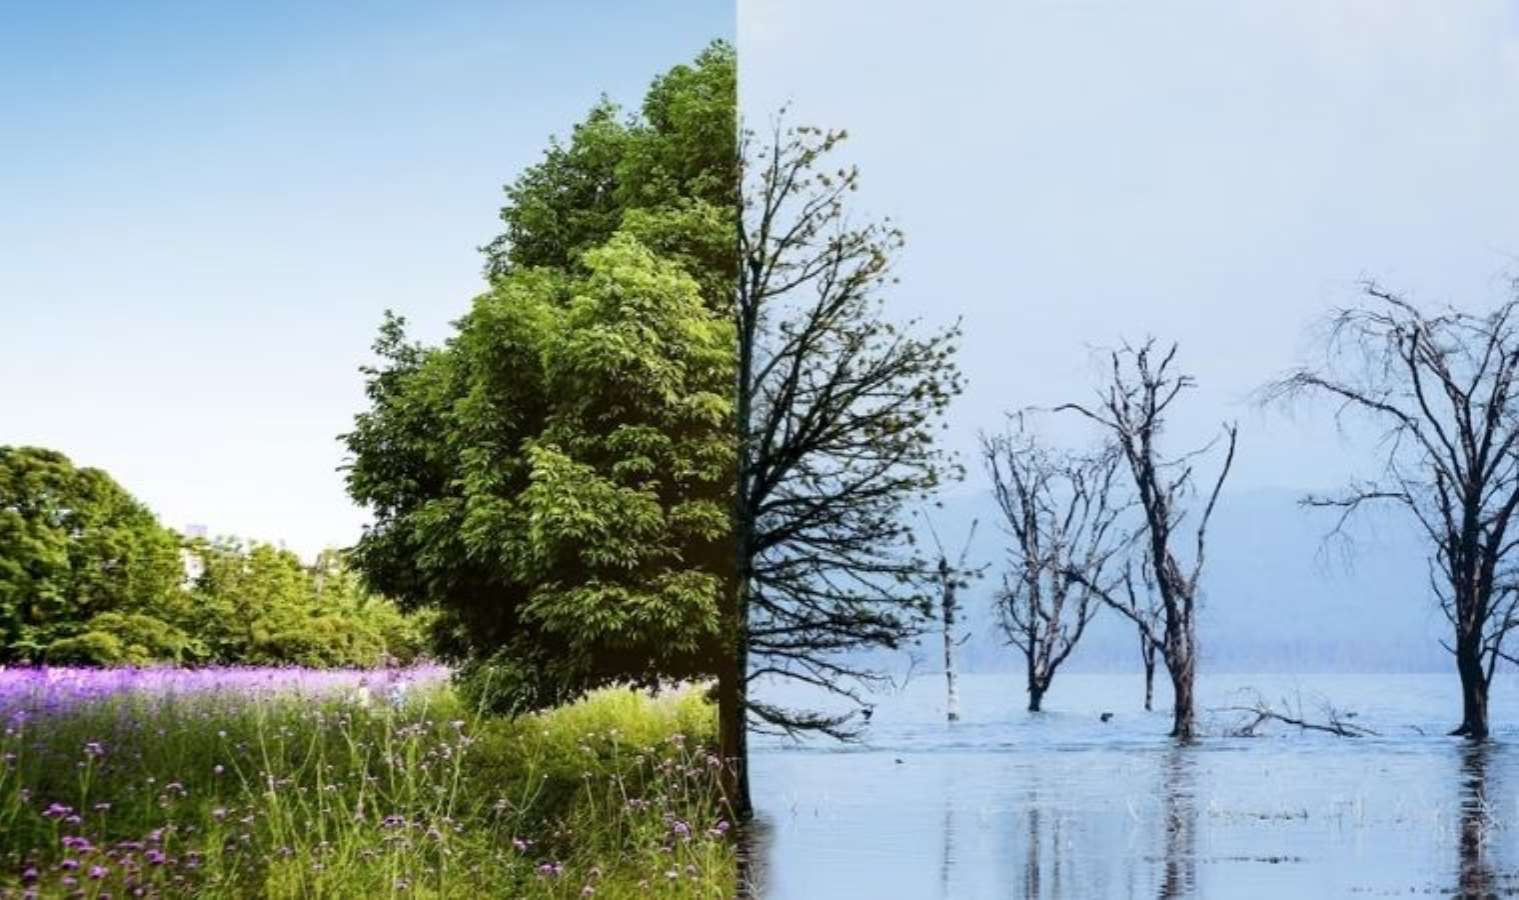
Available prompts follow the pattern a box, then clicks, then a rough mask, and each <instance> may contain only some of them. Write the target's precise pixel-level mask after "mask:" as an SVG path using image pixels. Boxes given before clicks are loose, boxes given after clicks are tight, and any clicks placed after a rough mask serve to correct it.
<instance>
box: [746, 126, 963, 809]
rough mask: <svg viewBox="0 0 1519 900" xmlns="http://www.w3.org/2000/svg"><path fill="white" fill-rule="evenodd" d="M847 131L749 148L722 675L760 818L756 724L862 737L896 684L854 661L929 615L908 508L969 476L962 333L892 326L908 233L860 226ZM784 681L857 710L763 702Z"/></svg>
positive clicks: (897, 641)
mask: <svg viewBox="0 0 1519 900" xmlns="http://www.w3.org/2000/svg"><path fill="white" fill-rule="evenodd" d="M843 138H844V134H843V133H842V132H832V131H822V130H818V129H815V128H807V127H790V128H788V127H785V126H784V125H783V124H782V123H781V121H780V119H779V118H778V119H777V121H776V124H775V126H774V129H773V131H772V132H771V134H770V135H769V138H768V141H767V142H766V143H765V144H764V145H763V146H756V143H755V141H754V140H753V139H752V135H749V136H746V137H745V139H744V142H743V143H744V146H743V153H742V160H743V166H744V172H743V182H742V183H743V186H744V195H743V204H742V216H741V221H740V225H739V234H738V249H739V255H740V259H741V260H742V269H741V274H740V278H739V283H738V288H737V291H736V294H735V298H734V310H733V312H734V316H735V324H736V326H737V343H738V363H739V365H738V379H737V381H738V383H737V399H736V412H737V415H736V420H737V437H738V466H737V468H738V478H737V490H736V496H735V507H734V516H733V524H734V535H735V541H736V548H735V549H736V559H737V570H738V571H737V576H736V582H737V583H736V585H735V589H734V603H733V605H734V609H733V610H732V612H733V615H734V621H736V623H737V626H736V631H737V634H736V635H735V648H736V653H735V654H734V656H735V659H733V660H732V661H731V662H730V665H731V666H732V667H733V668H732V669H731V670H730V672H729V676H730V677H728V678H726V679H724V678H719V703H720V708H721V712H720V718H721V727H720V736H721V739H722V745H723V753H724V755H725V756H726V757H727V758H729V759H731V760H734V761H735V763H736V765H737V766H738V768H739V770H740V771H739V773H738V776H737V778H736V783H735V784H734V785H733V786H732V787H733V791H734V793H735V794H736V795H737V797H736V800H735V805H736V808H737V809H738V810H739V814H745V813H747V811H748V804H747V797H748V789H747V778H746V777H745V776H744V773H743V767H744V765H743V764H744V760H745V757H746V733H747V728H746V725H747V726H748V727H752V728H754V729H757V730H768V731H780V732H785V733H793V734H794V733H799V732H806V731H815V732H822V733H825V734H829V735H833V736H835V737H840V738H848V737H850V736H852V735H854V734H856V733H857V731H858V727H859V723H860V721H861V719H862V718H863V717H862V716H861V715H859V712H860V711H861V710H863V709H864V708H865V706H866V703H865V700H864V697H863V694H862V691H863V690H864V689H865V688H866V687H868V686H869V685H871V684H872V683H874V682H880V681H882V680H884V676H882V675H881V674H880V673H879V672H874V671H871V670H870V669H868V668H866V667H864V666H862V665H861V664H859V663H858V662H857V661H856V660H857V659H858V657H857V656H849V655H846V654H848V652H849V651H854V650H860V649H870V648H884V649H895V648H898V647H900V646H901V645H902V644H903V643H904V642H905V641H907V640H909V639H911V638H912V637H914V636H915V635H917V634H918V633H920V631H921V630H922V628H923V627H924V624H925V623H926V621H927V619H928V616H929V615H930V614H931V612H932V607H933V597H932V581H933V579H934V575H935V571H934V566H933V564H932V562H931V561H930V560H928V559H927V558H926V556H925V555H923V554H921V553H919V552H918V550H917V548H916V546H915V542H914V538H913V530H912V527H911V524H910V522H909V518H910V517H909V516H908V515H906V514H905V511H906V508H907V506H908V505H909V504H911V503H914V502H921V501H924V500H927V499H928V498H929V496H930V495H932V494H933V493H934V492H935V491H936V490H937V489H938V487H939V486H940V485H941V483H943V482H944V481H945V480H946V479H947V478H952V477H958V474H959V469H958V466H956V465H954V463H953V461H952V459H950V458H949V457H947V456H946V455H945V454H944V453H943V452H941V451H940V450H938V449H937V448H936V445H935V442H934V436H935V432H936V431H937V430H938V425H939V422H940V420H941V419H942V418H943V416H944V414H945V412H946V410H947V408H948V405H949V402H950V399H951V398H952V397H953V396H954V395H955V394H957V393H959V392H960V390H961V387H960V374H959V370H958V369H957V368H956V366H955V363H954V350H955V340H956V339H957V337H958V334H959V331H958V327H957V326H956V327H951V328H949V329H946V330H942V331H935V332H929V333H927V334H926V336H919V335H916V334H914V332H915V331H918V328H917V327H916V323H915V322H908V323H906V324H899V323H896V322H893V321H892V320H891V317H890V316H889V315H887V314H885V310H884V299H883V292H884V291H885V290H887V289H888V288H889V287H890V286H891V285H892V284H893V283H895V278H894V277H893V275H892V268H891V266H892V260H893V257H894V256H895V255H896V253H897V252H898V251H899V250H900V248H901V246H902V236H901V233H900V232H899V231H898V230H897V229H896V228H895V227H894V226H892V225H891V224H890V223H889V222H880V223H875V222H872V223H867V224H862V225H861V224H854V223H853V222H851V221H850V219H849V216H848V214H847V210H846V203H845V201H846V198H847V197H848V195H849V194H850V193H852V192H853V191H854V190H855V189H856V187H857V185H858V182H859V175H858V172H857V171H856V170H855V169H853V168H848V167H840V168H829V165H831V164H827V163H826V162H825V161H826V158H827V157H828V155H829V154H830V153H831V152H832V151H833V150H834V149H835V148H836V146H837V145H838V143H839V141H841V140H842V139H843ZM762 678H780V679H789V680H792V681H796V682H801V683H804V684H807V685H811V686H814V687H817V688H820V689H823V690H826V691H830V692H832V693H834V694H836V695H839V696H841V697H843V698H845V699H846V700H848V701H851V704H852V705H853V706H854V707H855V708H854V710H852V711H850V712H847V713H843V714H829V713H819V712H812V711H807V710H797V709H788V708H783V707H781V706H779V705H775V704H772V703H768V702H761V701H756V700H754V699H753V698H751V696H750V693H749V686H750V685H751V684H753V683H754V682H755V681H756V680H757V679H762Z"/></svg>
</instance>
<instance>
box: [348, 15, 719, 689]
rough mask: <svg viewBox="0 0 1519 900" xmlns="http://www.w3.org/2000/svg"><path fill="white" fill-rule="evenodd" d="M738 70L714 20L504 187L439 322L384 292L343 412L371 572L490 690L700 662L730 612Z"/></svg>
mask: <svg viewBox="0 0 1519 900" xmlns="http://www.w3.org/2000/svg"><path fill="white" fill-rule="evenodd" d="M735 103H736V78H735V65H734V54H733V50H732V48H731V47H729V46H728V45H726V44H723V43H720V42H719V43H714V44H713V45H712V46H711V47H709V48H708V49H707V50H706V51H704V52H703V53H702V54H701V55H700V56H698V57H697V59H696V60H695V61H694V62H693V63H692V64H690V65H681V66H676V67H675V68H673V69H671V70H670V71H669V72H667V73H665V74H664V75H662V76H660V77H659V78H658V79H656V80H655V82H654V83H653V85H652V86H651V88H650V90H649V92H648V94H647V96H646V97H645V100H644V103H643V105H642V108H641V110H640V111H639V113H638V114H636V115H631V116H626V117H624V116H623V115H622V113H621V111H620V110H619V109H617V107H615V106H614V105H612V104H611V103H609V102H607V101H605V100H603V101H602V102H601V103H599V104H598V105H597V106H595V107H594V108H593V109H592V110H591V112H590V114H589V115H588V116H587V118H586V119H585V120H584V121H583V122H582V123H580V124H579V125H578V126H576V127H575V129H574V130H573V132H572V134H571V137H570V139H569V141H568V142H567V143H561V142H559V141H554V142H553V143H552V144H551V145H550V147H549V149H548V151H547V152H546V153H545V155H544V158H543V160H542V161H541V162H540V163H538V164H537V165H535V166H533V167H531V168H529V169H528V170H527V171H526V172H524V173H523V174H522V175H521V177H519V178H518V179H517V180H516V181H515V182H514V183H513V184H512V185H510V186H509V187H508V188H507V191H506V193H507V201H508V202H507V205H506V206H505V207H504V208H503V210H502V213H501V218H502V222H503V224H504V225H505V229H504V231H503V232H502V234H501V235H500V236H499V237H497V238H496V239H495V240H493V241H491V242H490V243H489V244H488V245H487V246H486V247H484V248H483V252H484V253H485V254H486V257H487V266H486V272H487V275H488V276H489V278H490V280H491V289H490V290H489V292H487V293H485V294H483V295H482V296H480V297H478V298H476V299H475V301H474V303H473V305H472V307H471V309H470V311H469V313H468V314H467V315H465V316H464V317H463V318H462V319H461V320H460V321H459V322H458V323H457V333H456V334H455V335H454V336H453V337H452V338H451V339H450V340H449V341H448V342H447V343H446V344H444V345H443V346H440V347H430V348H429V347H423V346H420V345H418V344H415V343H412V342H410V341H408V340H407V337H406V334H405V328H404V321H403V320H402V319H401V318H399V317H396V316H389V315H388V316H387V319H386V321H385V323H384V325H383V326H382V327H381V330H380V336H379V339H378V340H377V341H376V344H375V350H376V353H377V354H378V356H379V357H380V360H381V362H380V364H379V365H378V366H375V367H372V368H367V369H365V370H364V371H365V374H366V375H367V377H368V384H367V391H368V397H369V401H370V405H369V408H368V409H367V410H366V411H364V412H363V413H361V414H360V415H359V416H357V417H356V421H355V427H354V429H353V431H352V432H351V433H349V434H348V435H346V436H345V440H346V443H347V447H348V450H349V452H350V458H351V463H350V467H349V470H348V485H349V490H350V493H351V494H352V495H353V497H354V498H355V499H357V500H358V501H360V502H362V503H364V504H366V505H367V506H369V507H370V508H371V509H372V511H373V513H374V519H375V521H374V525H373V526H372V527H371V528H369V529H368V530H367V531H366V533H365V534H364V536H363V538H362V539H361V540H360V542H359V544H358V546H357V547H356V548H355V551H354V559H355V563H356V565H357V566H358V567H359V569H360V570H361V571H362V572H363V574H364V575H365V577H366V578H367V580H368V581H369V582H370V583H371V584H373V585H374V586H375V587H376V588H377V589H378V590H380V591H382V592H383V593H385V594H386V595H388V596H392V597H395V598H396V599H397V600H398V601H399V602H401V603H402V604H403V606H405V607H406V608H408V609H419V608H428V609H435V610H437V613H438V614H437V618H436V619H435V621H434V632H435V639H436V646H437V647H438V648H439V650H440V651H441V652H443V653H444V654H445V655H446V656H447V657H448V658H450V659H452V660H455V661H457V662H460V663H462V664H463V665H462V667H463V672H464V679H463V680H464V683H465V684H466V685H467V686H469V687H470V688H472V689H473V690H474V691H475V692H476V694H477V699H478V700H480V701H482V702H484V703H486V704H487V705H489V706H491V707H493V708H496V709H502V710H521V709H528V708H539V707H543V706H548V705H552V704H556V703H559V702H563V701H565V700H568V699H570V698H572V697H574V696H577V695H578V694H580V693H582V692H584V691H586V690H588V689H590V688H594V687H597V686H600V685H604V684H608V683H614V682H632V683H638V684H654V683H658V682H660V681H664V680H668V679H678V678H689V677H697V676H704V675H709V674H712V673H713V672H714V671H715V670H716V667H717V657H718V656H719V655H720V654H722V653H724V652H725V648H726V647H727V646H729V645H730V644H731V635H732V634H733V631H734V628H735V623H734V622H733V620H732V611H731V607H730V608H729V609H727V610H726V612H727V615H726V617H725V615H724V613H725V609H724V606H723V601H724V598H725V597H726V596H727V594H728V591H727V590H726V589H725V587H724V586H725V584H726V583H727V582H728V580H730V579H731V573H732V571H733V561H732V550H731V540H730V538H729V535H730V533H731V525H730V512H731V504H732V499H731V497H732V489H733V460H734V453H733V446H734V444H733V431H732V402H731V395H732V388H733V378H734V369H733V365H734V362H733V346H734V334H733V328H732V325H731V322H730V319H729V317H728V316H727V315H726V314H725V312H724V311H725V310H726V308H727V307H728V306H729V305H730V304H731V294H732V286H733V279H734V277H735V273H736V271H737V268H736V254H735V251H734V247H733V235H734V232H735V228H736V221H737V219H736V216H737V197H738V194H737V155H736V154H737V119H736V113H735Z"/></svg>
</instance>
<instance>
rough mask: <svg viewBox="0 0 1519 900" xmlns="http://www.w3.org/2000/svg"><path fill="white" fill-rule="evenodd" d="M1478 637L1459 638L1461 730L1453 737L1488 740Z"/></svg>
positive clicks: (1485, 679) (1484, 681) (1484, 686)
mask: <svg viewBox="0 0 1519 900" xmlns="http://www.w3.org/2000/svg"><path fill="white" fill-rule="evenodd" d="M1478 640H1479V638H1478V636H1476V635H1473V636H1469V637H1461V638H1458V641H1457V644H1456V671H1457V672H1458V673H1459V674H1460V675H1461V727H1460V728H1457V729H1456V730H1455V731H1452V732H1451V734H1455V735H1462V736H1464V737H1468V738H1471V739H1472V740H1474V741H1481V740H1486V739H1487V736H1488V728H1487V674H1486V672H1484V671H1483V668H1482V651H1481V647H1480V645H1479V643H1478Z"/></svg>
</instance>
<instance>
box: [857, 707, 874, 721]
mask: <svg viewBox="0 0 1519 900" xmlns="http://www.w3.org/2000/svg"><path fill="white" fill-rule="evenodd" d="M875 714H876V708H875V707H874V706H867V707H865V708H864V709H862V710H860V718H862V719H864V720H865V721H867V722H869V721H870V717H871V716H873V715H875Z"/></svg>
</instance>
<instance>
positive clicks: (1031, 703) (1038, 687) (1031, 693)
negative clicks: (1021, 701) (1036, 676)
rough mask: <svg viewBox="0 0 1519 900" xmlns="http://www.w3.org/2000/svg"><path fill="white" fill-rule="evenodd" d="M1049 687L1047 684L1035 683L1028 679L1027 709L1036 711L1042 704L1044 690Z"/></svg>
mask: <svg viewBox="0 0 1519 900" xmlns="http://www.w3.org/2000/svg"><path fill="white" fill-rule="evenodd" d="M1048 689H1049V686H1048V685H1042V684H1037V683H1035V682H1032V681H1030V682H1029V686H1028V711H1029V712H1038V711H1039V710H1040V708H1041V707H1042V706H1043V705H1044V692H1045V691H1046V690H1048Z"/></svg>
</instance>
